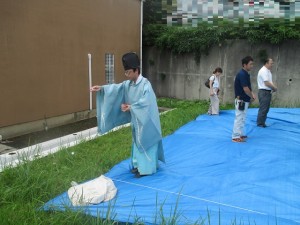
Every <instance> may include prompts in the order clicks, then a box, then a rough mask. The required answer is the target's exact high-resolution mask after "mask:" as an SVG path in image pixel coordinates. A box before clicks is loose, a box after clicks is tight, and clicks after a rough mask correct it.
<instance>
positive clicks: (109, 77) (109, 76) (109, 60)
mask: <svg viewBox="0 0 300 225" xmlns="http://www.w3.org/2000/svg"><path fill="white" fill-rule="evenodd" d="M105 80H106V83H107V84H112V83H114V82H115V56H114V54H111V53H105Z"/></svg>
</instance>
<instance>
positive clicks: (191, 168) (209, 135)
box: [43, 108, 300, 225]
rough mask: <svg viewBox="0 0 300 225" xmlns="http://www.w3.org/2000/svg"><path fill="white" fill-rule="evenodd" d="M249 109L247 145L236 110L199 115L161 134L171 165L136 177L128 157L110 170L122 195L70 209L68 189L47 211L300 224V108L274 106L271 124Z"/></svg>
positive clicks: (150, 220) (146, 219)
mask: <svg viewBox="0 0 300 225" xmlns="http://www.w3.org/2000/svg"><path fill="white" fill-rule="evenodd" d="M257 111H258V109H249V111H248V115H247V120H246V134H247V135H248V139H247V142H246V143H233V142H232V141H231V133H232V128H233V120H234V111H233V110H226V111H221V114H220V116H209V115H200V116H199V117H197V119H196V120H194V121H192V122H190V123H188V124H186V125H184V126H183V127H181V128H180V129H178V130H177V131H176V132H174V133H173V134H172V135H169V136H167V137H165V138H164V139H163V146H164V150H165V157H166V164H161V167H160V169H159V170H158V172H157V173H156V174H154V175H152V176H145V177H142V178H139V179H137V178H134V176H133V174H131V173H130V172H129V169H130V160H129V159H127V160H125V161H122V162H121V163H119V164H117V165H116V166H114V167H113V168H112V169H111V170H110V171H109V172H108V173H107V174H105V175H106V176H107V177H110V178H111V179H113V181H114V183H115V185H116V187H117V189H118V194H117V196H116V198H115V199H114V200H112V201H111V202H108V203H101V204H98V205H91V206H88V207H72V206H71V203H70V200H69V198H68V196H67V193H63V194H62V195H59V196H57V197H56V198H54V199H52V200H50V201H49V202H48V203H46V204H45V206H44V207H43V209H44V210H49V209H54V210H65V209H66V208H68V209H71V210H74V211H76V210H82V211H83V212H84V213H86V214H89V215H92V216H96V217H102V218H106V217H108V215H109V213H110V217H111V218H113V219H114V220H117V221H122V222H130V223H134V222H136V221H140V222H143V223H145V224H162V223H164V224H171V223H172V222H173V223H172V224H201V222H203V224H213V225H214V224H256V225H266V224H270V225H272V224H274V225H275V224H279V225H294V224H295V225H296V224H298V225H299V224H300V138H299V137H300V109H298V108H296V109H292V108H271V109H270V112H269V114H268V119H267V125H268V127H267V128H260V127H257V126H256V116H257Z"/></svg>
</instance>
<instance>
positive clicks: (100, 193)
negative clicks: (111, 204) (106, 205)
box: [68, 175, 117, 206]
mask: <svg viewBox="0 0 300 225" xmlns="http://www.w3.org/2000/svg"><path fill="white" fill-rule="evenodd" d="M116 193H117V188H116V186H115V185H114V182H113V181H112V180H111V179H110V178H108V177H105V176H103V175H101V176H100V177H98V178H96V179H94V180H91V181H88V182H86V183H83V184H78V185H75V186H73V187H70V188H69V190H68V196H69V198H70V200H71V202H72V205H73V206H84V205H90V204H99V203H100V202H106V201H109V200H111V199H113V198H114V197H115V195H116Z"/></svg>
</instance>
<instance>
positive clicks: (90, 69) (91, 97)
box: [88, 53, 93, 111]
mask: <svg viewBox="0 0 300 225" xmlns="http://www.w3.org/2000/svg"><path fill="white" fill-rule="evenodd" d="M88 59H89V89H90V87H92V55H91V54H90V53H89V54H88ZM92 100H93V95H92V92H91V91H90V111H91V110H92V109H93V101H92Z"/></svg>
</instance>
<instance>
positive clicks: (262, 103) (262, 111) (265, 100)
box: [256, 89, 272, 125]
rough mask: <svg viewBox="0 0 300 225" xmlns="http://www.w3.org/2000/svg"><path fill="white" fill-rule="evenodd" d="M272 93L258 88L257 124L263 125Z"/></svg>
mask: <svg viewBox="0 0 300 225" xmlns="http://www.w3.org/2000/svg"><path fill="white" fill-rule="evenodd" d="M271 99H272V94H271V91H268V90H264V89H259V91H258V100H259V110H258V114H257V120H256V123H257V125H265V123H266V119H267V114H268V112H269V109H270V104H271Z"/></svg>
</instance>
